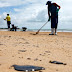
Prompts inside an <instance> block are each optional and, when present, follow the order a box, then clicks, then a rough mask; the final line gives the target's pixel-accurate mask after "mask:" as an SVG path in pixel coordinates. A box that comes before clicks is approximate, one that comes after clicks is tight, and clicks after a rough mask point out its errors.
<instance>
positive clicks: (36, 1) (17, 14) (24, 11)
mask: <svg viewBox="0 0 72 72" xmlns="http://www.w3.org/2000/svg"><path fill="white" fill-rule="evenodd" d="M46 2H47V0H0V8H3V7H5V9H4V10H3V11H2V14H1V15H0V21H1V25H0V27H2V26H4V27H6V22H5V21H4V20H3V18H5V17H6V14H7V13H9V14H10V16H11V21H12V23H14V24H16V25H18V26H19V27H21V26H23V25H24V26H30V25H29V23H31V22H45V21H46V20H48V15H47V6H46V5H45V4H46ZM52 2H56V3H57V4H59V5H60V6H61V9H60V11H59V22H69V21H72V20H71V19H72V15H71V13H72V9H71V6H72V4H71V3H72V1H71V0H69V1H68V0H65V1H64V0H52ZM32 25H33V24H32ZM32 25H31V26H32Z"/></svg>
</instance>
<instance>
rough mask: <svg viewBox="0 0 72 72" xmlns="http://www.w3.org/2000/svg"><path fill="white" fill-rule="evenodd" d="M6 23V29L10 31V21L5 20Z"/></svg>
mask: <svg viewBox="0 0 72 72" xmlns="http://www.w3.org/2000/svg"><path fill="white" fill-rule="evenodd" d="M7 25H8V31H10V22H9V21H8V22H7Z"/></svg>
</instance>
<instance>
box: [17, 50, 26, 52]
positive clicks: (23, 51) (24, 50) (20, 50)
mask: <svg viewBox="0 0 72 72" xmlns="http://www.w3.org/2000/svg"><path fill="white" fill-rule="evenodd" d="M18 51H20V52H26V51H27V50H18Z"/></svg>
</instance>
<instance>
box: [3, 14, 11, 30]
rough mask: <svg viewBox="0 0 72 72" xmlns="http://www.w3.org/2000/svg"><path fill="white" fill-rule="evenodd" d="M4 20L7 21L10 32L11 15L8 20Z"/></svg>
mask: <svg viewBox="0 0 72 72" xmlns="http://www.w3.org/2000/svg"><path fill="white" fill-rule="evenodd" d="M4 20H7V26H8V30H10V24H11V17H10V16H9V14H7V17H6V19H4Z"/></svg>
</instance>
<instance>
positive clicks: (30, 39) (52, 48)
mask: <svg viewBox="0 0 72 72" xmlns="http://www.w3.org/2000/svg"><path fill="white" fill-rule="evenodd" d="M33 34H35V32H9V31H0V72H17V71H16V70H14V68H13V67H12V68H11V67H10V66H11V65H14V64H16V65H34V66H42V67H44V68H45V70H42V72H72V33H69V32H58V35H53V36H49V35H48V34H49V32H40V33H39V34H37V35H33ZM50 60H52V61H60V62H63V63H67V65H58V64H51V63H49V61H50ZM37 72H38V71H37Z"/></svg>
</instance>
